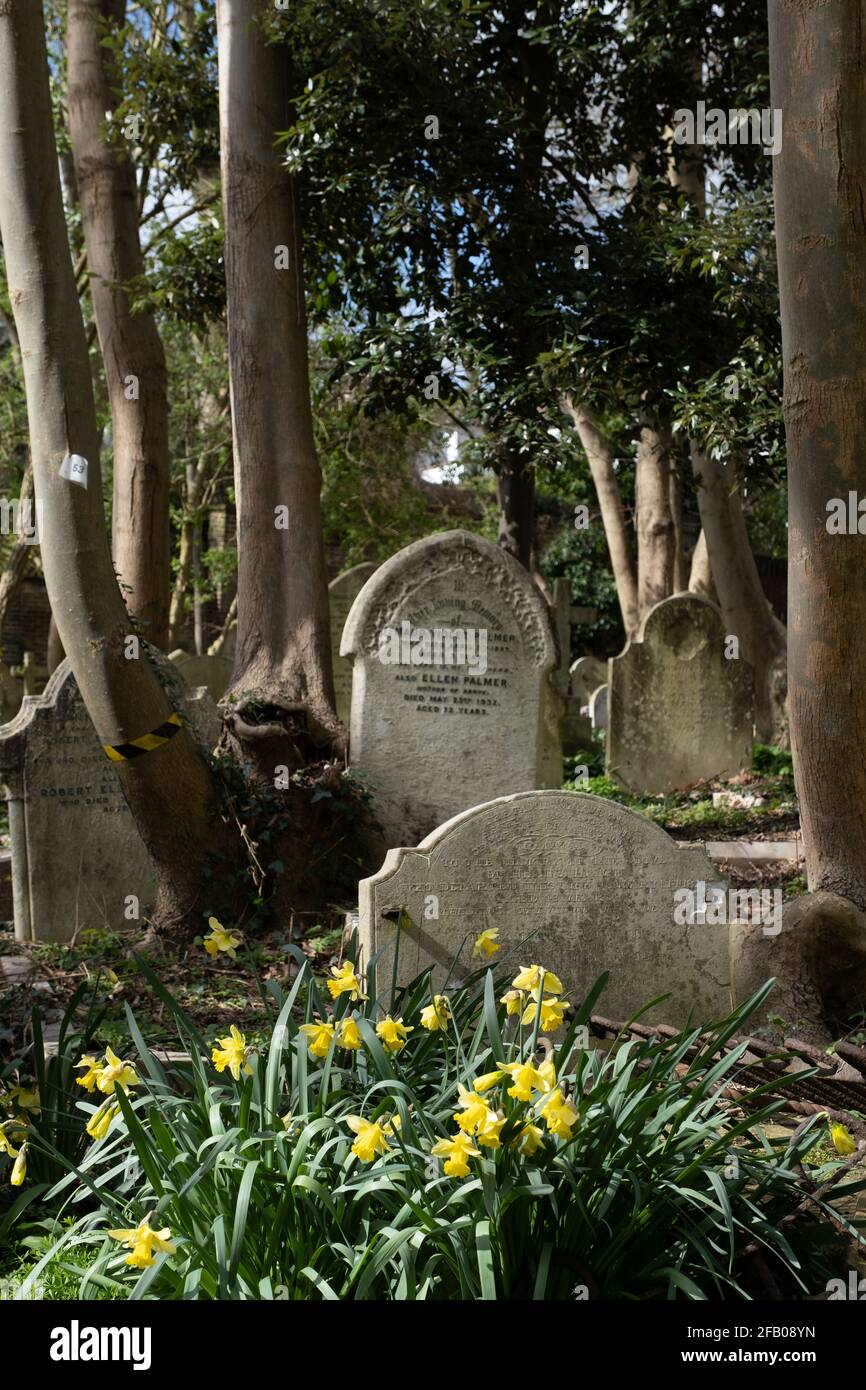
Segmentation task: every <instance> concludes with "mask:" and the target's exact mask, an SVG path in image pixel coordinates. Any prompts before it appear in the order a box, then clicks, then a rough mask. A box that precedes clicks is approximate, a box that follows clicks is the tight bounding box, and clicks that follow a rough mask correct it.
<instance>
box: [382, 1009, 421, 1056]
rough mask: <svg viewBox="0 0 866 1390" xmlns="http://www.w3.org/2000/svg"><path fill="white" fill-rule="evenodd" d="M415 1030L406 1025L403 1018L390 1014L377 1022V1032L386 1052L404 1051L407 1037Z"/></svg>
mask: <svg viewBox="0 0 866 1390" xmlns="http://www.w3.org/2000/svg"><path fill="white" fill-rule="evenodd" d="M414 1031H415V1030H414V1028H407V1027H406V1024H405V1023H404V1022H403V1020H402V1018H392V1017H391V1015H390V1014H388V1016H387V1018H383V1019H382V1020H381V1022H380V1023H377V1024H376V1032H377V1034H378V1035H379V1037H380V1038H381V1040H382V1046H383V1047H384V1049H385V1051H386V1052H402V1051H403V1048H404V1047H405V1046H406V1039H407V1037H408V1036H409V1034H410V1033H413V1032H414Z"/></svg>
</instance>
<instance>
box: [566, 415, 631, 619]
mask: <svg viewBox="0 0 866 1390" xmlns="http://www.w3.org/2000/svg"><path fill="white" fill-rule="evenodd" d="M562 404H563V409H564V410H565V411H566V413H567V414H568V415H570V416H571V419H572V420H573V421H574V427H575V429H576V430H577V433H578V436H579V438H580V442H581V444H582V445H583V448H584V452H585V453H586V457H587V459H588V461H589V468H590V472H591V473H592V481H593V483H594V485H595V493H596V496H597V498H598V505H599V508H600V509H601V520H602V525H603V526H604V534H605V537H606V539H607V548H608V551H609V553H610V563H611V568H612V570H613V577H614V582H615V583H616V594H617V599H618V600H619V607H620V612H621V613H622V622H623V627H624V628H625V635H626V637H634V636H635V634H636V633H637V630H638V626H639V623H638V602H637V579H636V576H635V569H634V562H633V560H632V554H631V547H630V545H629V538H628V531H627V528H626V520H625V514H624V512H623V506H622V497H621V496H620V491H619V482H618V481H617V476H616V473H615V471H614V466H613V450H612V449H611V447H610V443H609V441H608V440H607V439H606V438H605V437H604V435H603V434H602V432H601V430H600V429H599V428H598V424H597V422H596V419H595V416H594V414H593V412H592V410H591V409H590V408H589V406H588V405H586V404H585V403H584V402H583V401H575V400H573V399H572V398H571V397H570V396H566V397H565V399H564V400H563V403H562Z"/></svg>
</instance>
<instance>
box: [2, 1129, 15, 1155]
mask: <svg viewBox="0 0 866 1390" xmlns="http://www.w3.org/2000/svg"><path fill="white" fill-rule="evenodd" d="M0 1154H8V1156H9V1157H10V1158H17V1157H18V1150H17V1149H14V1148H13V1147H12V1144H11V1142H10V1140H9V1137H8V1135H7V1134H5V1133H4V1132H3V1129H2V1128H0Z"/></svg>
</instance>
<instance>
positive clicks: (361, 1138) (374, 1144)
mask: <svg viewBox="0 0 866 1390" xmlns="http://www.w3.org/2000/svg"><path fill="white" fill-rule="evenodd" d="M346 1124H347V1125H348V1126H349V1128H350V1129H351V1130H352V1131H353V1133H354V1134H357V1136H358V1137H357V1139H356V1140H355V1142H354V1144H353V1145H352V1153H353V1154H354V1155H355V1157H356V1158H359V1159H360V1160H361V1162H362V1163H372V1162H373V1159H374V1158H375V1157H376V1155H377V1154H384V1153H388V1151H389V1150H390V1148H391V1145H390V1144H389V1143H388V1140H387V1139H386V1138H385V1131H384V1129H383V1127H382V1125H381V1124H379V1123H377V1122H376V1121H374V1120H364V1119H362V1118H361V1116H360V1115H348V1116H347V1117H346Z"/></svg>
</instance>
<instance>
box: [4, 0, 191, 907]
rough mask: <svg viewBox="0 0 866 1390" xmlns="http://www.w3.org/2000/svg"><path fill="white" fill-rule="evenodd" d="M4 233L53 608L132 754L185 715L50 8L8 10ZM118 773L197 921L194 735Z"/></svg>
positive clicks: (82, 672) (96, 711)
mask: <svg viewBox="0 0 866 1390" xmlns="http://www.w3.org/2000/svg"><path fill="white" fill-rule="evenodd" d="M0 235H2V240H3V248H4V253H5V257H6V270H7V276H8V284H9V297H10V301H11V303H12V305H13V309H14V313H15V322H16V326H17V330H18V336H19V339H20V343H21V356H22V361H23V366H24V383H25V390H26V394H27V406H28V415H29V421H30V436H31V455H32V461H33V476H34V486H35V492H36V496H37V498H39V499H40V500H41V501H42V503H43V517H42V522H43V525H42V537H43V539H42V546H41V554H42V564H43V569H44V573H45V583H46V587H47V589H48V598H49V601H50V603H51V611H52V613H53V615H54V618H55V619H56V622H57V627H58V630H59V634H60V638H61V641H62V643H63V646H64V648H65V650H66V652H67V654H68V655H69V658H70V661H71V663H72V669H73V672H74V674H75V679H76V681H77V682H78V686H79V688H80V690H81V693H82V696H83V698H84V702H85V704H86V706H87V710H88V713H89V714H90V717H91V719H92V720H93V724H94V726H95V729H96V731H97V734H98V736H99V739H100V742H101V743H103V745H118V744H124V743H128V742H130V741H131V740H132V739H137V738H140V737H141V736H142V735H144V734H148V733H150V732H151V731H153V730H154V729H157V728H159V727H160V726H162V725H164V724H166V722H167V721H168V720H169V718H170V716H171V715H172V714H173V710H172V708H171V706H170V704H169V702H168V699H167V697H166V694H165V692H164V690H163V688H162V686H161V685H160V683H159V680H158V679H157V676H156V673H155V672H154V670H153V668H152V667H151V665H150V664H149V662H148V661H147V659H146V658H145V657H144V656H143V655H142V656H141V657H140V658H139V659H137V660H136V659H128V656H127V653H128V652H129V651H130V647H129V645H128V642H127V639H128V638H129V636H130V635H131V628H130V621H129V618H128V615H127V612H126V609H125V607H124V603H123V599H122V597H121V594H120V590H119V588H118V585H117V581H116V579H115V576H114V570H113V568H112V563H111V555H110V553H109V548H108V541H107V536H106V529H105V518H104V515H103V510H102V487H101V480H100V470H99V435H98V432H97V426H96V418H95V412H94V406H93V389H92V385H91V380H90V364H89V362H88V357H87V348H86V343H85V336H84V325H83V322H82V319H81V310H80V306H79V303H78V296H77V293H76V289H75V279H74V276H73V271H72V264H71V260H70V256H69V246H68V242H67V236H66V223H65V219H64V214H63V202H62V197H61V192H60V177H59V171H58V162H57V150H56V147H55V143H54V132H53V128H52V112H51V95H50V91H49V82H48V62H47V55H46V48H45V35H44V29H43V15H42V6H41V4H38V3H36V0H4V3H3V4H2V5H0ZM71 455H77V456H79V457H80V458H83V459H85V460H86V476H85V478H84V479H83V482H84V483H85V485H81V484H80V483H76V482H73V481H69V480H67V478H64V477H62V476H61V472H60V469H61V465H62V464H63V461H64V460H66V459H68V457H69V456H71ZM65 471H68V469H67V470H65ZM112 765H113V766H114V768H115V770H116V772H117V776H118V778H119V780H120V784H121V787H122V789H123V794H124V796H125V797H126V800H127V801H128V803H129V806H130V808H131V810H132V813H133V815H134V817H135V820H136V822H137V824H138V827H139V830H140V832H141V834H142V836H143V838H144V841H145V844H146V845H147V848H148V850H149V851H150V853H151V856H152V858H153V861H154V865H155V868H156V872H157V882H158V889H159V896H160V906H161V910H162V913H163V914H171V913H182V912H186V911H188V910H190V909H191V907H192V905H193V904H194V903H195V901H196V899H197V896H198V894H199V891H200V878H199V871H200V868H201V866H202V864H203V862H204V859H205V857H206V854H207V851H208V849H209V847H210V845H211V844H213V843H215V841H216V840H217V839H218V837H217V836H215V834H214V832H213V831H212V830H211V828H210V826H209V824H208V815H209V808H210V806H211V804H212V802H213V797H214V790H215V788H214V783H213V779H212V777H211V773H210V770H209V767H208V765H207V763H206V761H205V759H204V758H203V757H202V756H201V755H200V754H199V752H198V750H197V747H196V745H195V743H194V742H193V739H192V737H191V735H190V734H189V733H188V732H187V731H186V730H185V729H182V730H181V731H180V732H179V733H178V734H177V735H176V736H174V737H172V738H171V739H170V740H169V741H168V742H166V743H164V744H162V745H161V746H159V747H158V748H157V749H155V750H154V751H152V752H149V753H146V754H144V756H141V757H135V758H132V759H130V760H128V761H121V762H114V763H113V764H112ZM118 906H119V905H118Z"/></svg>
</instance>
